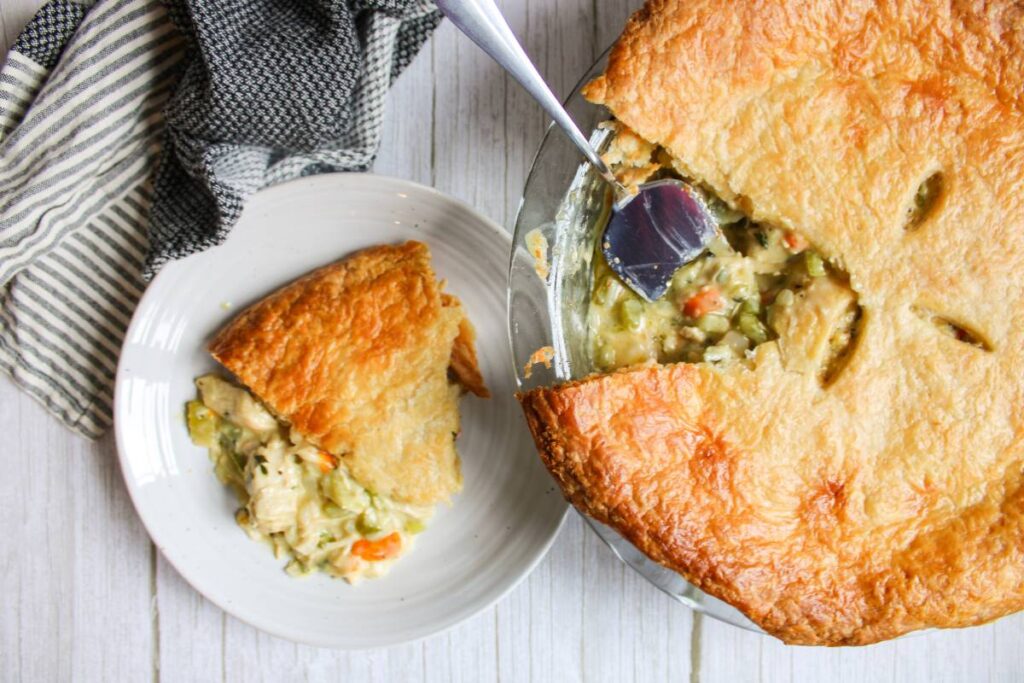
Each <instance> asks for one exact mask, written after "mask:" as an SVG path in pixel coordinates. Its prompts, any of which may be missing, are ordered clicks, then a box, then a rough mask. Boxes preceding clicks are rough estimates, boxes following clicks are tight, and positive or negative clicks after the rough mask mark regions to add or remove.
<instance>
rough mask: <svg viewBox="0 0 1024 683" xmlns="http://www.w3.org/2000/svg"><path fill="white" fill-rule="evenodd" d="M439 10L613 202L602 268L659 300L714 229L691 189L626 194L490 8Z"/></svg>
mask: <svg viewBox="0 0 1024 683" xmlns="http://www.w3.org/2000/svg"><path fill="white" fill-rule="evenodd" d="M436 2H437V6H438V8H440V10H441V11H442V12H443V13H444V14H445V15H446V16H447V17H448V19H450V20H451V22H452V23H453V24H455V26H456V27H457V28H458V29H459V30H460V31H462V32H463V33H465V34H466V36H468V37H469V39H470V40H472V41H473V42H474V43H476V44H477V45H478V46H479V47H480V48H482V49H483V51H484V52H486V53H487V54H488V55H490V56H491V57H492V58H493V59H494V61H496V62H497V63H498V64H499V65H501V66H502V67H503V68H504V69H505V70H506V71H508V72H509V73H510V74H511V75H512V77H513V78H515V79H516V80H517V81H518V82H519V84H520V85H522V86H523V88H525V89H526V91H527V92H528V93H530V95H532V96H533V98H534V99H535V100H537V103H538V104H540V106H541V107H542V108H543V109H544V111H545V112H547V114H548V116H550V117H551V118H552V119H553V120H554V122H555V123H556V124H557V125H558V127H559V128H561V129H562V132H564V133H565V134H566V135H567V136H568V138H569V140H570V141H572V143H573V144H574V145H576V147H577V148H578V149H579V151H580V152H581V153H582V154H583V156H584V157H585V158H586V160H587V161H588V162H590V165H591V166H593V167H594V170H596V171H597V173H598V174H599V175H600V176H601V177H602V178H604V180H605V181H606V182H607V183H608V184H609V185H610V186H611V188H612V192H613V194H614V202H613V204H612V212H611V217H610V218H609V220H608V225H607V227H606V228H605V231H604V235H603V236H602V239H601V250H602V252H603V253H604V257H605V259H606V260H607V261H608V265H609V266H610V267H611V269H612V270H613V271H615V273H616V274H618V276H619V277H620V278H622V281H623V282H625V283H626V285H627V286H629V288H630V289H632V290H633V291H634V292H636V293H637V294H639V295H640V296H641V297H643V298H644V299H646V300H647V301H654V300H656V299H658V298H660V297H661V295H662V294H664V293H665V290H667V289H668V285H669V283H670V282H671V280H672V274H673V273H675V271H676V269H678V268H679V267H680V266H683V265H685V264H687V263H689V262H690V261H692V260H694V259H695V258H697V256H699V255H700V254H701V253H702V252H703V251H704V249H705V248H706V247H707V245H708V243H709V242H710V241H711V239H712V238H713V237H714V236H715V233H716V232H717V229H718V224H717V222H716V221H715V219H714V218H713V217H712V216H711V213H710V212H709V211H708V208H707V206H706V205H705V204H704V201H703V200H702V199H701V198H700V195H698V193H697V192H696V190H694V188H693V187H692V186H691V185H688V184H687V183H684V182H682V181H680V180H657V181H654V182H650V183H643V184H641V185H640V186H639V188H638V191H637V192H636V194H632V193H630V192H629V191H628V190H627V189H626V188H625V187H624V186H623V185H622V183H620V182H619V181H618V180H617V179H616V178H615V174H613V173H612V171H611V169H610V168H608V165H607V164H606V163H605V162H604V160H603V159H602V158H601V156H600V155H599V154H598V153H597V150H595V149H594V148H593V147H592V146H591V145H590V143H589V142H588V141H587V138H585V137H584V136H583V133H581V132H580V129H579V128H578V127H577V126H576V123H575V122H574V121H573V120H572V117H570V116H569V114H568V112H566V111H565V109H564V108H563V107H562V105H561V103H560V102H559V101H558V99H557V98H556V97H555V96H554V94H553V93H552V92H551V89H550V88H549V87H548V85H547V83H545V82H544V79H543V78H542V77H541V75H540V74H539V73H538V72H537V68H536V67H535V66H534V65H533V63H532V62H531V61H530V58H529V57H527V56H526V53H525V52H524V51H523V48H522V46H521V45H520V44H519V41H517V40H516V37H515V35H513V33H512V30H511V29H510V28H509V27H508V23H507V22H506V21H505V18H504V17H503V16H502V15H501V11H500V10H499V9H498V7H497V6H496V5H495V4H494V1H493V0H436Z"/></svg>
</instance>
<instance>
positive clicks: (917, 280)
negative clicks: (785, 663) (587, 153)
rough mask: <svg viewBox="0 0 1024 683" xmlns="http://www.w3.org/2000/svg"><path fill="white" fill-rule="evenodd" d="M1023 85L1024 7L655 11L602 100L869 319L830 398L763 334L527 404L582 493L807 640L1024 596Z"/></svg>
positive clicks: (619, 525) (657, 547) (567, 484)
mask: <svg viewBox="0 0 1024 683" xmlns="http://www.w3.org/2000/svg"><path fill="white" fill-rule="evenodd" d="M1022 81H1024V9H1022V5H1021V4H1020V3H1012V2H999V1H997V2H986V3H981V2H955V1H954V2H952V3H936V2H900V1H893V2H834V3H833V2H804V1H800V2H797V1H795V0H794V1H791V2H786V1H783V2H753V1H752V0H751V1H742V0H741V1H737V2H729V3H722V2H710V1H700V0H685V1H684V0H679V1H675V0H654V1H651V2H648V4H647V6H646V7H645V8H644V9H643V10H641V11H640V12H638V13H637V14H636V15H634V16H633V17H632V19H631V20H630V21H629V23H628V25H627V27H626V29H625V33H624V34H623V36H622V37H621V39H620V40H619V41H618V43H617V44H616V45H615V47H614V49H613V50H612V52H611V55H610V60H609V63H608V68H607V71H606V73H605V74H604V75H603V76H601V77H599V78H597V79H596V80H595V81H593V82H592V83H590V84H589V85H588V86H587V88H586V91H585V93H586V95H587V97H589V98H590V99H591V100H593V101H594V102H597V103H601V104H604V105H606V106H607V107H608V108H609V109H610V110H611V111H612V113H613V114H614V115H615V116H616V117H617V118H618V119H620V120H621V121H622V122H624V123H625V124H626V125H628V126H629V127H630V128H632V129H633V130H634V131H636V132H637V133H638V134H639V135H640V136H641V137H642V138H644V139H646V140H649V141H652V142H655V143H658V144H660V145H662V146H664V148H665V149H666V150H667V151H668V152H669V154H670V155H671V156H672V157H673V159H674V160H675V163H676V165H677V167H679V168H681V169H683V170H684V171H685V172H686V174H687V175H689V176H690V177H692V178H694V179H696V180H699V181H701V182H703V183H706V184H707V185H708V186H709V187H710V188H712V189H713V190H714V191H715V192H716V193H717V194H718V195H719V196H721V197H722V198H724V199H725V200H726V201H728V202H729V203H731V204H732V205H734V206H736V207H738V208H740V209H742V210H744V211H745V212H746V213H748V215H750V216H751V217H752V218H753V219H754V220H756V221H760V222H763V223H766V224H770V225H774V226H778V227H782V228H786V229H789V230H793V231H796V232H798V233H800V234H802V235H803V236H805V237H806V238H807V239H808V241H809V242H810V243H811V244H812V245H814V247H815V248H816V249H817V250H818V251H819V252H820V253H822V254H824V255H826V257H829V258H830V259H832V261H833V262H834V263H836V264H837V265H838V266H840V267H841V268H843V269H845V271H846V272H848V273H849V275H850V284H851V287H852V288H853V290H854V291H855V292H856V295H857V297H858V299H859V304H860V306H861V309H862V317H861V319H860V321H859V323H858V329H857V336H856V338H855V340H854V342H853V345H852V348H851V349H850V352H849V355H848V357H847V358H846V361H845V364H844V365H843V366H842V367H841V368H840V370H839V371H838V373H836V375H835V376H834V377H833V378H832V379H831V380H830V382H828V383H822V382H821V381H820V380H819V379H818V377H816V376H815V375H814V374H813V373H810V374H803V373H799V372H794V371H792V370H790V369H787V368H786V367H785V363H784V358H783V357H782V356H781V355H780V352H779V347H778V344H777V343H776V342H768V343H766V344H762V345H761V346H759V347H757V348H756V350H755V353H754V357H753V359H752V361H751V362H750V364H749V366H747V365H744V364H735V365H732V366H729V367H723V368H717V367H712V366H708V365H702V364H698V365H685V364H677V365H670V366H644V367H637V368H632V369H627V370H624V371H620V372H617V373H615V374H611V375H606V376H594V377H590V378H587V379H584V380H582V381H579V382H575V383H571V384H568V385H564V386H560V387H554V388H546V389H538V390H534V391H531V392H529V393H527V394H525V395H523V396H521V401H522V404H523V407H524V409H525V411H526V415H527V418H528V422H529V424H530V428H531V430H532V431H533V434H534V437H535V440H536V442H537V446H538V448H539V450H540V452H541V455H542V457H543V459H544V461H545V462H546V464H547V466H548V468H549V469H550V470H551V472H552V473H553V474H554V476H555V477H556V478H557V480H558V481H559V483H560V484H561V486H562V488H563V490H564V492H565V493H566V495H567V496H568V497H569V498H570V499H571V500H572V502H573V503H574V504H575V505H576V506H577V507H578V508H580V509H581V510H583V511H584V512H586V513H588V514H590V515H592V516H594V517H595V518H597V519H599V520H600V521H602V522H605V523H607V524H610V525H612V526H613V527H615V528H616V529H618V530H619V531H620V532H621V533H623V534H624V535H625V536H626V537H627V538H628V539H629V540H631V541H632V542H633V543H634V544H636V545H637V546H638V547H639V548H640V549H641V550H643V551H644V552H645V553H646V554H647V555H649V556H650V557H651V558H653V559H654V560H656V561H658V562H660V563H662V564H664V565H666V566H668V567H671V568H673V569H675V570H677V571H679V572H680V573H681V574H683V576H685V577H686V578H687V579H688V580H690V581H691V582H693V583H694V584H696V585H697V586H699V587H700V588H702V589H703V590H705V591H707V592H708V593H711V594H712V595H715V596H718V597H720V598H722V599H724V600H727V601H728V602H730V603H732V604H733V605H735V606H736V607H738V608H739V609H741V610H742V611H743V612H744V613H746V614H747V615H748V616H749V617H750V618H751V619H753V620H754V621H755V622H757V623H758V624H759V625H760V626H762V627H763V628H764V629H765V630H767V631H768V632H769V633H772V634H774V635H776V636H778V637H780V638H782V639H783V640H785V641H787V642H791V643H807V644H828V645H840V644H862V643H870V642H874V641H878V640H883V639H886V638H891V637H894V636H897V635H899V634H902V633H904V632H907V631H911V630H914V629H920V628H926V627H948V626H966V625H971V624H978V623H981V622H985V621H988V620H990V619H993V618H996V617H999V616H1001V615H1004V614H1007V613H1009V612H1012V611H1015V610H1019V609H1021V607H1024V479H1022V471H1024V116H1022V109H1024V82H1022ZM935 174H940V175H939V177H938V179H939V180H940V187H941V189H940V193H939V195H938V197H937V199H936V200H935V201H934V203H933V204H932V205H931V206H930V207H929V210H928V211H927V213H926V215H924V216H923V217H921V219H920V221H914V222H912V223H908V221H907V215H908V209H909V208H910V207H911V206H912V205H913V201H914V196H915V193H916V192H917V190H918V188H919V186H920V185H921V184H922V182H923V181H925V180H926V179H928V178H931V177H932V176H934V175H935ZM939 320H945V321H949V322H952V323H953V324H955V325H956V326H958V327H959V328H960V329H962V330H964V331H968V332H969V333H970V336H971V339H972V340H973V341H975V342H977V343H976V344H971V343H966V342H965V341H963V340H958V339H957V338H955V337H954V336H950V335H948V334H943V333H942V332H941V331H940V329H939V328H938V327H937V326H936V321H939Z"/></svg>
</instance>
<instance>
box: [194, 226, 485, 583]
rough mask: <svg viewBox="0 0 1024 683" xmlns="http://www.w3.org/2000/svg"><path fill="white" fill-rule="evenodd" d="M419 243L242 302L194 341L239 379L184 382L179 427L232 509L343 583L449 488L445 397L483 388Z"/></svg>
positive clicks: (458, 319) (411, 527) (303, 567)
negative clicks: (227, 489)
mask: <svg viewBox="0 0 1024 683" xmlns="http://www.w3.org/2000/svg"><path fill="white" fill-rule="evenodd" d="M442 286H443V283H438V281H437V278H436V276H435V275H434V272H433V270H432V269H431V266H430V251H429V250H428V248H427V246H426V245H424V244H422V243H419V242H406V243H405V244H402V245H398V246H390V245H387V246H379V247H373V248H370V249H366V250H364V251H361V252H358V253H357V254H355V255H353V256H351V257H349V258H347V259H344V260H342V261H339V262H337V263H334V264H331V265H328V266H326V267H324V268H320V269H319V270H316V271H314V272H312V273H310V274H308V275H306V276H305V277H302V278H300V279H299V280H296V281H295V282H293V283H291V284H289V285H286V286H285V287H283V288H281V289H279V290H278V291H276V292H274V293H273V294H271V295H270V296H268V297H267V298H265V299H263V300H262V301H260V302H258V303H256V304H254V305H253V306H250V307H249V308H247V309H246V310H245V311H243V312H242V313H241V314H240V315H239V316H238V317H237V318H235V319H234V320H233V321H232V322H231V323H230V324H228V325H227V326H226V327H225V328H224V329H222V330H221V331H220V332H219V333H218V334H217V335H216V337H215V338H214V339H213V341H212V342H211V344H210V353H211V354H212V355H213V357H214V358H215V359H217V360H218V361H219V362H220V363H221V364H222V365H223V366H224V367H225V368H226V369H227V370H229V371H230V372H231V373H232V374H233V375H234V376H235V377H236V378H237V379H238V381H239V382H240V383H241V386H239V385H238V384H235V383H234V382H231V381H229V380H227V379H224V378H222V377H219V376H217V375H205V376H203V377H200V378H198V379H197V380H196V385H197V387H198V391H199V397H198V398H197V399H196V400H194V401H191V402H190V403H189V404H188V406H187V417H188V425H189V431H190V433H191V435H192V439H193V441H194V442H195V443H197V444H198V445H201V446H204V447H206V448H208V449H209V453H210V458H211V460H212V461H213V463H214V469H215V471H216V474H217V476H218V478H219V479H220V480H221V481H222V482H223V483H225V484H227V485H229V486H231V487H232V488H233V489H235V491H236V492H237V493H238V495H239V499H240V501H241V507H240V509H239V510H238V512H237V513H236V520H237V521H238V523H239V525H240V526H241V527H242V528H243V529H244V530H245V531H246V533H247V534H248V535H249V536H250V537H251V538H253V539H256V540H264V541H268V542H269V543H270V544H271V545H272V546H273V548H274V551H275V554H276V555H277V556H279V557H289V558H290V561H289V563H288V565H287V567H286V569H287V571H288V573H289V574H292V575H303V574H307V573H310V572H312V571H315V570H317V569H322V570H324V571H325V572H327V573H328V574H330V575H333V576H338V577H341V578H344V579H346V580H348V581H350V582H355V581H358V580H360V579H363V578H374V577H378V576H381V575H383V574H384V573H386V572H387V570H388V569H389V568H390V567H391V566H392V565H393V564H394V562H395V561H396V560H397V559H398V558H399V557H400V556H401V555H403V554H404V553H405V552H407V551H408V550H409V549H410V548H411V547H412V543H413V538H414V537H415V535H416V534H418V533H420V532H421V531H423V529H424V528H425V526H426V524H427V522H428V521H429V519H430V517H431V515H432V514H433V510H434V506H435V505H436V504H437V503H439V502H443V501H449V500H450V498H451V496H452V495H453V494H455V493H457V492H458V491H459V490H460V489H461V488H462V475H461V472H460V469H459V459H458V455H457V453H456V450H455V438H456V436H457V435H458V433H459V412H458V400H459V397H460V395H461V394H462V393H463V392H465V391H470V392H473V393H474V394H476V395H478V396H481V397H486V396H487V395H488V392H487V389H486V387H485V386H484V383H483V379H482V377H481V374H480V370H479V368H478V365H477V359H476V351H475V342H474V337H475V335H474V331H473V327H472V325H471V323H470V322H469V319H468V318H467V317H466V315H465V311H464V310H463V308H462V305H461V304H460V302H459V300H458V299H457V298H456V297H454V296H453V295H451V294H447V293H445V292H443V291H442V290H441V288H442Z"/></svg>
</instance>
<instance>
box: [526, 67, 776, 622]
mask: <svg viewBox="0 0 1024 683" xmlns="http://www.w3.org/2000/svg"><path fill="white" fill-rule="evenodd" d="M607 54H608V53H607V52H605V54H604V55H602V56H601V58H600V59H598V61H597V62H596V63H595V64H594V65H593V66H592V67H591V68H590V70H589V71H588V72H587V73H586V74H585V75H584V76H583V78H582V79H581V80H580V82H579V83H578V84H577V85H576V87H575V88H574V89H573V92H572V94H571V95H570V96H569V98H568V100H567V101H566V103H565V107H566V109H567V110H568V111H569V113H570V114H571V115H572V117H573V119H574V120H575V121H576V123H577V124H578V125H579V127H580V129H581V130H582V131H583V132H584V134H589V135H590V139H591V142H592V143H594V144H597V145H599V146H600V145H601V144H602V143H603V142H605V139H606V137H607V135H608V130H607V129H604V128H598V124H600V123H601V122H603V121H607V120H609V119H610V118H611V115H610V113H609V112H608V111H607V110H606V109H604V108H603V107H600V106H596V105H593V104H590V103H589V102H587V101H586V100H585V99H584V98H583V96H582V94H581V92H580V91H581V88H582V87H583V86H584V85H585V84H586V83H588V82H589V81H590V80H591V79H593V78H594V77H596V76H597V75H599V74H600V73H602V72H603V70H604V68H605V64H606V60H607ZM606 193H607V190H606V186H605V184H604V182H603V181H602V180H601V179H600V177H599V176H598V175H597V173H596V172H595V171H593V170H592V169H591V167H590V166H589V165H587V164H586V163H584V162H583V160H582V158H581V157H580V155H579V152H578V151H577V150H576V149H575V147H573V146H572V144H571V143H570V142H569V141H568V140H567V139H566V138H565V136H564V135H563V134H562V133H561V131H559V130H557V129H554V128H553V127H551V128H549V129H548V131H547V133H546V134H545V136H544V139H543V140H542V142H541V145H540V148H539V150H538V151H537V155H536V157H535V158H534V162H533V165H532V167H531V169H530V173H529V175H528V177H527V181H526V186H525V188H524V190H523V197H522V199H521V201H520V206H519V213H518V215H517V217H516V225H515V233H514V237H513V247H512V253H511V258H510V263H509V283H508V315H509V321H508V322H509V336H510V339H511V347H512V356H513V358H512V361H513V365H514V368H515V373H516V379H517V382H518V386H519V389H520V390H527V389H531V388H534V387H538V386H546V385H550V384H555V383H559V382H565V381H569V380H573V379H580V378H582V377H585V376H587V375H589V374H591V373H593V372H595V371H596V370H597V368H596V366H595V364H594V362H593V359H592V358H591V351H590V344H589V341H588V331H587V310H588V306H589V301H590V295H591V284H592V282H591V278H592V272H593V260H592V259H593V254H594V244H595V241H596V239H597V231H598V230H599V229H601V228H602V227H603V225H604V219H605V216H606V215H607V213H606V207H607V200H606ZM585 519H586V520H587V523H588V524H590V526H591V527H592V528H593V529H594V531H595V532H596V533H597V534H598V536H600V537H601V538H602V539H603V540H604V541H605V543H607V544H608V546H609V547H610V548H611V549H612V551H613V552H614V553H615V554H616V556H618V558H619V559H620V560H622V561H623V562H624V563H626V564H627V565H629V566H630V567H632V568H633V569H634V570H635V571H637V572H638V573H639V574H640V575H642V576H643V577H644V578H646V579H647V580H648V581H649V582H651V583H652V584H654V585H655V586H656V587H657V588H659V589H661V590H662V591H664V592H665V593H667V594H668V595H670V596H672V597H673V598H675V599H676V600H678V601H679V602H681V603H683V604H684V605H687V606H688V607H690V608H692V609H694V610H696V611H698V612H701V613H703V614H707V615H709V616H711V617H714V618H716V619H719V620H721V621H724V622H726V623H729V624H733V625H735V626H739V627H741V628H744V629H748V630H751V631H760V629H759V628H758V627H757V626H756V625H755V624H754V623H753V622H751V621H750V620H749V619H747V618H746V617H745V616H744V615H743V614H742V613H741V612H740V611H739V610H737V609H735V608H734V607H732V606H730V605H728V604H727V603H725V602H722V601H721V600H718V599H716V598H713V597H711V596H710V595H707V594H705V593H704V592H702V591H701V590H699V589H698V588H696V587H695V586H693V585H692V584H690V583H689V582H687V581H686V580H685V579H684V578H683V577H682V576H680V575H679V574H677V573H676V572H674V571H672V570H670V569H666V568H665V567H662V566H661V565H659V564H657V563H655V562H653V561H651V560H649V559H648V558H647V557H646V556H645V555H644V554H643V553H641V552H640V551H639V550H637V549H636V548H635V547H634V546H633V545H632V544H631V543H630V542H629V541H627V540H626V539H624V538H623V537H622V536H620V535H619V534H618V533H617V532H616V531H614V530H613V529H611V528H609V527H607V526H605V525H603V524H601V523H599V522H597V521H595V520H593V519H590V518H589V517H585Z"/></svg>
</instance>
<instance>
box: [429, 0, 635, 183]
mask: <svg viewBox="0 0 1024 683" xmlns="http://www.w3.org/2000/svg"><path fill="white" fill-rule="evenodd" d="M436 2H437V6H438V8H440V10H441V11H442V12H444V14H445V16H447V17H448V18H449V19H450V20H451V22H452V23H453V24H455V26H456V27H458V29H459V30H460V31H462V32H463V33H465V34H466V35H467V36H468V37H469V39H470V40H472V41H473V42H474V43H476V44H477V45H478V46H480V48H481V49H483V51H484V52H486V53H487V54H489V55H490V56H491V57H492V58H493V59H494V61H496V62H497V63H498V64H500V65H501V66H502V67H503V68H504V69H505V71H508V72H509V73H510V74H512V77H513V78H515V79H516V80H517V81H519V84H520V85H522V86H523V87H524V88H525V89H526V92H528V93H530V95H532V96H533V99H535V100H537V103H538V104H540V106H541V107H543V109H544V111H546V112H547V113H548V116H550V117H551V118H552V119H554V121H555V123H556V124H557V125H558V127H559V128H561V129H562V130H563V131H564V132H565V134H566V135H567V136H568V137H569V139H570V140H571V141H572V143H573V144H574V145H576V147H577V148H578V149H579V150H580V152H581V153H582V154H583V156H585V157H586V158H587V161H589V162H590V163H591V164H592V165H593V166H594V168H595V169H597V172H598V173H600V174H601V176H602V177H603V178H604V179H605V180H607V181H608V182H609V183H611V185H612V187H613V188H615V192H616V196H619V195H620V190H621V189H622V188H621V186H620V185H619V183H618V181H617V180H616V179H615V175H614V174H613V173H612V172H611V169H609V168H608V166H607V164H605V163H604V161H603V160H602V159H601V157H600V156H599V155H598V153H597V151H596V150H594V148H593V147H591V146H590V143H589V142H587V138H585V137H584V136H583V133H581V132H580V129H579V128H577V127H576V123H575V122H574V121H573V120H572V118H571V117H570V116H569V113H568V112H566V111H565V109H564V108H562V105H561V103H560V102H559V101H558V98H557V97H555V95H554V94H553V93H552V92H551V89H550V88H548V84H547V83H545V82H544V79H543V78H541V75H540V74H539V73H537V68H536V67H535V66H534V65H533V62H531V61H530V58H529V57H527V56H526V53H525V52H524V51H523V48H522V46H521V45H520V44H519V41H518V40H516V37H515V35H513V33H512V29H510V28H509V27H508V23H507V22H506V21H505V17H503V16H502V15H501V10H499V9H498V7H497V5H495V4H494V1H493V0H436Z"/></svg>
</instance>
